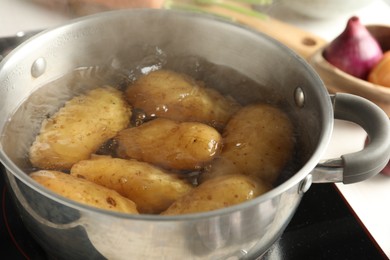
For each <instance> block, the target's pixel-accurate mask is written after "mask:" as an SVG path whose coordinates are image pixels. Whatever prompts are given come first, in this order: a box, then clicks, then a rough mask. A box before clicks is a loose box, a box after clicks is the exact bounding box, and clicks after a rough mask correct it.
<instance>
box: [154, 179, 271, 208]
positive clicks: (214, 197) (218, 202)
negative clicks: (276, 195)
mask: <svg viewBox="0 0 390 260" xmlns="http://www.w3.org/2000/svg"><path fill="white" fill-rule="evenodd" d="M270 189H271V186H269V185H268V184H266V183H264V182H262V181H261V180H258V179H255V178H252V177H250V176H245V175H242V174H231V175H224V176H218V177H215V178H213V179H210V180H207V181H205V182H204V183H202V184H200V185H199V186H198V187H196V188H195V189H193V190H192V191H191V192H189V193H188V194H187V195H185V196H183V197H182V198H180V199H179V200H177V201H176V202H175V203H173V204H172V205H171V206H170V207H169V208H168V209H167V210H166V211H164V212H163V213H162V215H179V214H189V213H197V212H204V211H210V210H216V209H221V208H225V207H229V206H233V205H236V204H239V203H242V202H245V201H248V200H251V199H253V198H255V197H257V196H260V195H261V194H263V193H265V192H267V191H269V190H270Z"/></svg>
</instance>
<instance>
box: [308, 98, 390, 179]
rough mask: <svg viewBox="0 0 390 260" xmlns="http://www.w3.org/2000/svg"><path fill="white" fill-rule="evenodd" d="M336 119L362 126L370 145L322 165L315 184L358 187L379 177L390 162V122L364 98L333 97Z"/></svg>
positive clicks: (314, 172) (376, 107)
mask: <svg viewBox="0 0 390 260" xmlns="http://www.w3.org/2000/svg"><path fill="white" fill-rule="evenodd" d="M331 99H332V101H333V106H334V117H335V119H341V120H346V121H350V122H354V123H356V124H358V125H359V126H361V127H362V128H363V129H364V130H365V131H366V132H367V135H368V137H369V140H370V142H369V143H368V145H367V146H366V147H365V148H364V149H363V150H361V151H358V152H355V153H350V154H345V155H342V156H341V157H340V158H338V159H330V160H326V161H323V162H320V163H319V164H318V165H317V166H316V168H315V169H314V170H313V172H312V177H313V182H317V183H318V182H340V181H342V182H343V183H344V184H348V183H355V182H359V181H362V180H365V179H368V178H370V177H372V176H374V175H376V174H378V173H379V172H380V171H381V170H382V169H383V168H384V167H385V166H386V164H387V163H388V162H389V158H390V121H389V118H388V116H387V115H386V113H385V112H384V111H383V110H382V109H381V108H379V107H378V106H377V105H375V104H374V103H372V102H371V101H368V100H367V99H364V98H362V97H359V96H356V95H352V94H345V93H337V94H335V95H331Z"/></svg>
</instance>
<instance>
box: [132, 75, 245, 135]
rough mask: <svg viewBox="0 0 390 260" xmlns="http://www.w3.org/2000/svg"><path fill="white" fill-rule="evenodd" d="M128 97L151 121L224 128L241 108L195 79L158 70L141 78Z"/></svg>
mask: <svg viewBox="0 0 390 260" xmlns="http://www.w3.org/2000/svg"><path fill="white" fill-rule="evenodd" d="M126 97H127V100H128V101H129V102H130V104H132V105H133V107H135V108H140V109H142V110H144V111H145V112H146V115H147V117H148V118H152V117H164V118H169V119H172V120H177V121H195V122H202V123H206V124H209V125H212V126H214V127H217V128H221V127H222V126H224V125H225V124H226V122H227V121H228V120H229V118H230V117H231V115H232V114H233V113H234V112H236V111H237V110H238V108H239V105H238V103H237V102H235V101H234V100H232V99H228V98H226V97H224V96H222V95H221V94H220V93H219V92H217V91H216V90H214V89H211V88H206V87H203V86H202V85H201V84H200V83H199V82H196V81H195V80H194V79H193V78H191V77H189V76H187V75H184V74H179V73H176V72H173V71H170V70H158V71H154V72H151V73H149V74H147V75H145V76H143V77H141V78H139V79H138V80H137V81H136V82H135V83H134V84H133V85H130V86H129V87H128V88H127V90H126Z"/></svg>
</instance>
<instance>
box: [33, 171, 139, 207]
mask: <svg viewBox="0 0 390 260" xmlns="http://www.w3.org/2000/svg"><path fill="white" fill-rule="evenodd" d="M30 176H31V177H32V178H33V179H34V180H35V181H37V182H38V183H40V184H41V185H43V186H45V187H46V188H48V189H49V190H51V191H53V192H55V193H58V194H59V195H61V196H64V197H66V198H68V199H71V200H74V201H77V202H79V203H82V204H87V205H89V206H93V207H97V208H101V209H106V210H112V211H119V212H123V213H130V214H138V211H137V208H136V205H135V203H134V202H133V201H131V200H129V199H127V198H125V197H123V196H121V195H119V194H118V193H117V192H116V191H114V190H111V189H108V188H105V187H103V186H100V185H97V184H95V183H93V182H90V181H87V180H83V179H79V178H75V177H73V176H71V175H69V174H66V173H63V172H58V171H50V170H40V171H36V172H33V173H31V174H30Z"/></svg>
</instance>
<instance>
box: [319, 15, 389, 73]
mask: <svg viewBox="0 0 390 260" xmlns="http://www.w3.org/2000/svg"><path fill="white" fill-rule="evenodd" d="M323 55H324V58H325V59H326V60H327V61H328V62H329V63H331V64H332V65H334V66H335V67H337V68H339V69H340V70H342V71H344V72H346V73H348V74H350V75H352V76H355V77H357V78H360V79H366V78H367V75H368V73H369V71H370V70H371V69H372V68H373V67H374V66H375V65H376V64H377V63H378V62H379V60H380V59H382V56H383V51H382V49H381V47H380V46H379V44H378V42H377V40H376V39H375V38H374V37H373V36H372V35H371V34H370V32H369V31H368V30H367V28H366V27H365V26H364V25H362V24H361V23H360V21H359V18H358V17H356V16H353V17H351V18H350V19H349V20H348V23H347V26H346V28H345V30H344V31H343V32H342V33H341V34H340V35H339V36H338V37H337V38H336V39H334V40H333V41H332V42H331V43H330V44H329V45H328V46H327V47H326V48H325V50H324V53H323Z"/></svg>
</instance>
